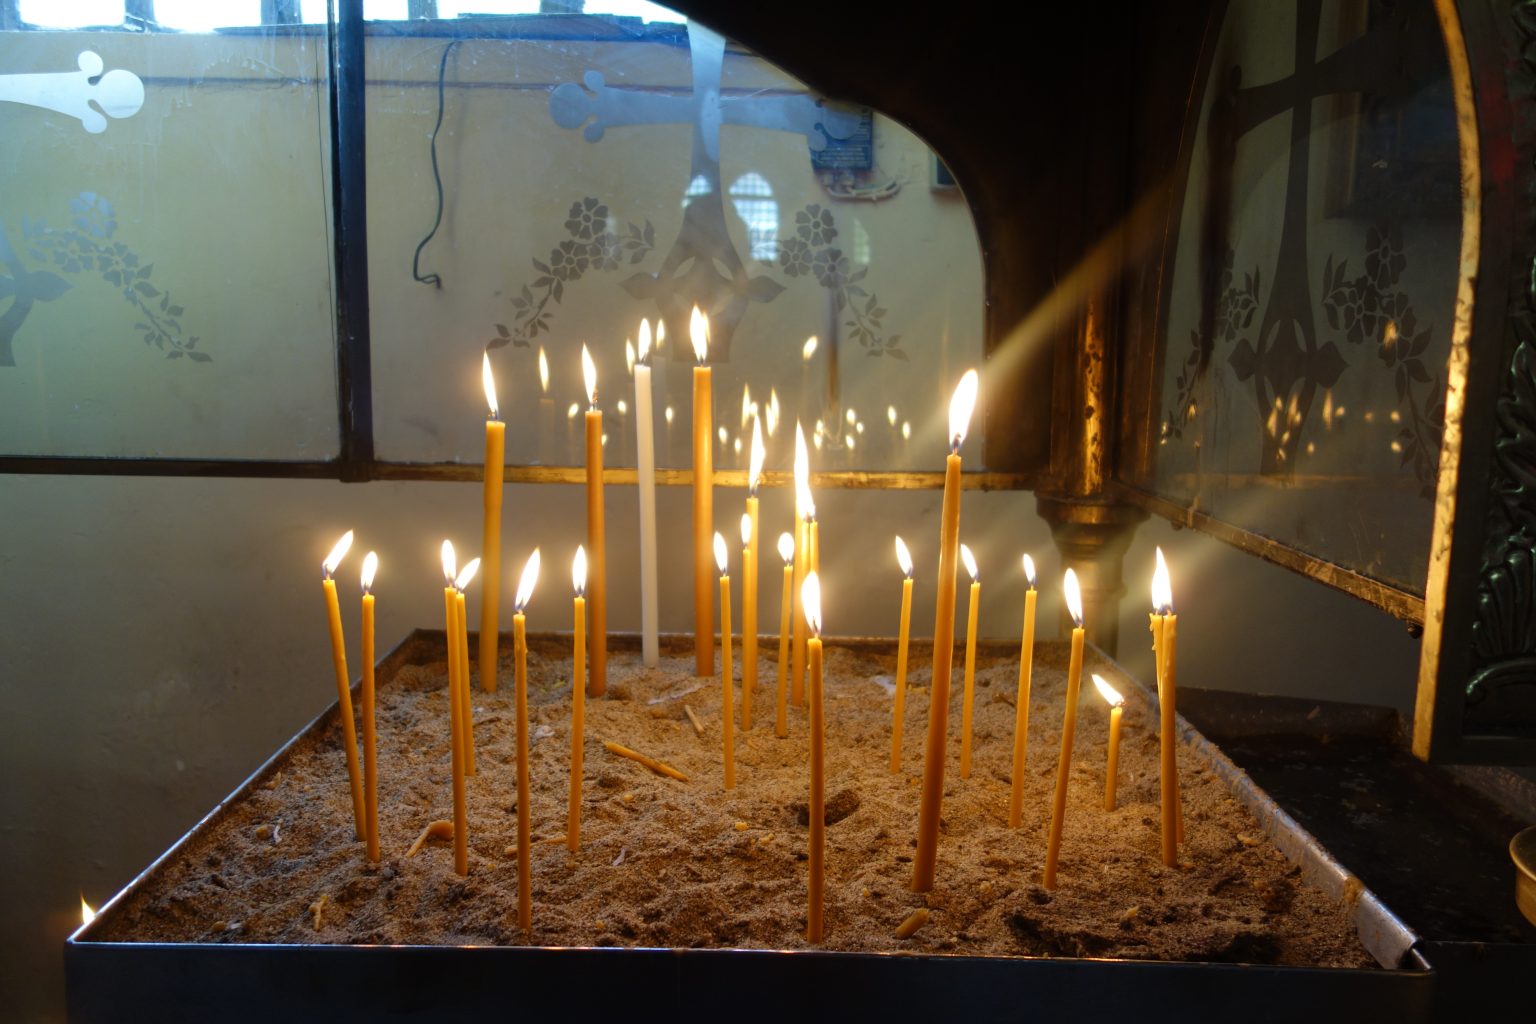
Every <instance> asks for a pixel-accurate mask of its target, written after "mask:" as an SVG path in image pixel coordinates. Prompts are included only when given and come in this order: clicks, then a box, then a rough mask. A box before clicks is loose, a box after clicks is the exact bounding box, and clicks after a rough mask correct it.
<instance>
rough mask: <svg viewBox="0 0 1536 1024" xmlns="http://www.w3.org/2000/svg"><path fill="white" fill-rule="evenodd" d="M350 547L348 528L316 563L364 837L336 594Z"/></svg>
mask: <svg viewBox="0 0 1536 1024" xmlns="http://www.w3.org/2000/svg"><path fill="white" fill-rule="evenodd" d="M351 547H352V531H351V530H348V531H347V532H346V533H344V534H343V535H342V537H341V539H340V540H338V541H337V542H336V546H335V547H333V548H331V553H330V554H328V555H326V556H325V561H323V562H321V563H320V584H321V586H322V587H323V588H324V590H325V611H326V621H327V622H328V624H329V626H330V631H331V667H332V668H334V669H335V670H336V704H337V707H338V709H339V710H340V712H341V739H342V742H343V743H345V744H346V748H347V750H346V753H347V778H348V780H349V781H350V783H351V786H352V816H353V824H354V826H355V827H356V829H357V838H358V839H359V840H366V839H367V838H368V823H367V820H366V819H365V817H364V813H363V777H362V773H361V772H360V771H359V770H358V765H357V725H356V724H355V723H354V722H353V720H352V686H351V684H350V683H349V681H348V679H347V644H346V639H345V638H344V637H343V635H342V632H341V603H340V602H339V601H338V600H337V598H336V580H335V576H336V569H337V567H338V566H340V565H341V560H342V559H343V558H345V557H346V556H347V551H348V549H350V548H351Z"/></svg>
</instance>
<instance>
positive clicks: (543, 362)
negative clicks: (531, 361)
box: [539, 345, 549, 395]
mask: <svg viewBox="0 0 1536 1024" xmlns="http://www.w3.org/2000/svg"><path fill="white" fill-rule="evenodd" d="M539 390H540V391H542V392H544V393H545V394H546V395H547V394H549V356H546V355H545V354H544V346H543V345H540V346H539Z"/></svg>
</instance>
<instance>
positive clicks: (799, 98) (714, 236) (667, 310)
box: [549, 22, 859, 359]
mask: <svg viewBox="0 0 1536 1024" xmlns="http://www.w3.org/2000/svg"><path fill="white" fill-rule="evenodd" d="M688 45H689V49H690V50H691V52H692V64H693V91H692V93H691V94H690V95H687V96H666V95H660V94H657V93H654V92H641V91H638V90H630V89H620V88H615V87H613V86H610V85H608V84H607V83H606V82H605V81H604V79H603V76H602V74H600V73H599V72H597V71H588V72H587V73H586V74H585V75H583V76H582V83H583V85H584V86H585V88H583V85H577V84H576V83H574V82H567V83H565V84H563V85H561V86H559V87H558V88H556V89H555V90H554V92H553V93H551V95H550V98H549V113H550V116H551V117H552V118H553V119H554V121H555V123H556V124H558V125H560V126H561V127H562V128H580V127H582V126H583V125H585V130H584V131H583V133H582V134H583V137H584V138H585V139H586V140H587V141H588V142H594V143H595V142H598V141H600V140H601V139H602V138H603V135H604V134H605V133H606V132H607V131H608V129H610V128H622V127H630V126H635V125H646V124H692V125H693V152H692V156H691V158H690V161H689V171H688V177H687V179H686V181H684V182H682V183H681V184H683V185H685V186H686V187H687V190H688V195H689V197H690V202H689V203H688V205H687V207H686V209H685V210H684V213H683V226H682V229H681V230H680V231H679V232H678V236H677V239H676V241H674V242H673V243H672V248H671V249H670V250H669V251H668V252H667V256H666V259H665V261H664V262H663V263H662V266H661V269H660V270H659V271H657V272H655V273H652V274H645V273H641V274H636V275H634V276H633V277H631V278H629V279H628V280H627V281H625V282H623V284H624V288H625V289H626V290H627V291H628V292H629V293H630V294H631V295H633V296H635V297H636V298H639V299H650V300H652V301H653V302H655V303H656V307H657V309H658V310H659V311H660V313H661V316H662V318H663V319H664V320H665V321H666V323H667V333H668V335H670V336H671V337H674V338H686V337H687V336H688V329H687V328H688V312H689V310H690V309H691V308H692V307H693V306H694V305H698V307H699V308H700V309H702V310H704V311H705V312H706V313H708V314H709V318H710V358H711V359H725V358H728V357H729V355H730V350H731V338H732V336H733V335H734V334H735V330H736V327H737V325H738V324H740V323H741V319H742V317H743V315H745V313H746V311H747V307H748V305H749V304H750V303H753V302H769V301H771V300H772V299H773V298H774V297H775V296H777V295H778V294H779V293H780V292H781V291H783V290H784V289H783V286H782V285H780V284H779V283H778V282H776V281H774V280H773V279H772V278H770V277H768V276H766V275H762V274H759V275H756V276H753V275H750V274H749V273H748V272H747V267H746V264H745V263H744V262H743V261H742V258H741V255H740V254H739V253H738V252H737V251H736V247H735V245H734V244H732V242H731V238H730V235H729V232H728V231H727V227H726V218H725V194H724V191H723V190H722V188H721V185H720V126H721V125H722V124H733V125H747V126H750V127H754V128H764V129H768V130H772V131H781V132H793V133H796V134H800V135H804V136H805V139H806V142H807V143H808V145H809V146H810V148H811V149H812V150H819V149H821V148H823V147H824V146H826V144H827V143H828V141H830V140H832V139H846V138H849V137H850V136H852V135H853V133H854V131H855V130H856V129H857V127H858V121H859V119H858V117H857V115H855V114H849V113H843V112H840V111H837V110H835V109H833V108H830V107H828V106H827V105H826V104H825V103H823V102H821V101H818V100H816V99H814V98H813V97H811V96H808V95H805V94H799V95H791V96H782V95H775V96H750V97H742V98H723V97H722V96H721V95H720V87H721V71H722V64H723V60H724V57H725V39H724V38H723V37H722V36H720V35H718V34H717V33H715V32H711V31H710V30H709V29H707V28H704V27H703V26H702V25H699V24H696V23H694V22H690V23H689V24H688ZM671 351H672V353H673V355H674V358H691V353H689V352H688V351H687V346H686V345H681V346H672V349H671Z"/></svg>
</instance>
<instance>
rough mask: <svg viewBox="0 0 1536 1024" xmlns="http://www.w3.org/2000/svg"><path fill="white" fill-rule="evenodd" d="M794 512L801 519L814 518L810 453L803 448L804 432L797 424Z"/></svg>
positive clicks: (814, 507) (814, 506)
mask: <svg viewBox="0 0 1536 1024" xmlns="http://www.w3.org/2000/svg"><path fill="white" fill-rule="evenodd" d="M818 436H819V435H818ZM795 512H796V514H798V515H799V517H800V518H801V519H815V518H816V501H815V499H814V498H812V497H811V453H810V452H809V451H808V450H807V449H806V447H805V431H804V430H803V429H801V426H800V424H799V423H796V424H795Z"/></svg>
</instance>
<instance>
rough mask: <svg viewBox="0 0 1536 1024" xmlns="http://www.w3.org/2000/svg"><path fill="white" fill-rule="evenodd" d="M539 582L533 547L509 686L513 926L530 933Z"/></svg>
mask: <svg viewBox="0 0 1536 1024" xmlns="http://www.w3.org/2000/svg"><path fill="white" fill-rule="evenodd" d="M538 581H539V549H538V548H534V549H533V554H531V555H529V556H528V564H527V565H525V566H524V567H523V575H522V578H521V579H519V580H518V583H517V600H516V602H515V604H514V612H513V615H512V658H513V662H512V664H513V675H512V679H513V683H514V686H515V688H516V694H517V724H516V728H517V923H518V924H519V925H521V926H522V929H523V931H524V932H528V931H532V930H533V817H532V802H533V794H532V792H531V789H532V787H531V785H530V783H529V778H528V742H529V736H528V631H527V623H528V620H527V618H526V617H525V616H524V614H523V612H524V610H525V609H526V608H527V607H528V599H529V598H531V597H532V596H533V585H534V584H535V583H537V582H538Z"/></svg>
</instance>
